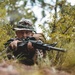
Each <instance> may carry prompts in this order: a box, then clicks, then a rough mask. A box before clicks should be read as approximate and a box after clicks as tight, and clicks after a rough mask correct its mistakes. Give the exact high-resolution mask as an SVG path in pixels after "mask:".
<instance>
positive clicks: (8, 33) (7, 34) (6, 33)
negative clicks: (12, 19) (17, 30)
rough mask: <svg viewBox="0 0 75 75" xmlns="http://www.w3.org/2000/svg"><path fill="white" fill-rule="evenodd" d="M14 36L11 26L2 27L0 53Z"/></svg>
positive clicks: (0, 30)
mask: <svg viewBox="0 0 75 75" xmlns="http://www.w3.org/2000/svg"><path fill="white" fill-rule="evenodd" d="M13 35H14V32H13V31H12V30H11V26H10V25H1V26H0V51H1V50H3V49H4V43H6V41H7V40H8V39H9V38H11V37H12V36H13Z"/></svg>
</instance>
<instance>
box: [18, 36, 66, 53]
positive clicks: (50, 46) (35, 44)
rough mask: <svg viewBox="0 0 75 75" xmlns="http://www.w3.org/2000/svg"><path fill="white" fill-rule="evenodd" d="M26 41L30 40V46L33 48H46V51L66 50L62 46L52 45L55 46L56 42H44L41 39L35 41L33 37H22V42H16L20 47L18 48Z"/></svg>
mask: <svg viewBox="0 0 75 75" xmlns="http://www.w3.org/2000/svg"><path fill="white" fill-rule="evenodd" d="M28 42H31V43H32V46H33V47H34V48H35V49H41V50H47V51H50V50H55V51H60V52H65V51H66V50H65V49H63V48H57V47H54V46H56V44H57V43H54V44H44V43H43V42H41V41H37V40H36V39H35V38H34V37H27V38H26V39H22V42H21V43H19V44H18V47H20V48H21V47H24V46H25V45H26V44H27V43H28Z"/></svg>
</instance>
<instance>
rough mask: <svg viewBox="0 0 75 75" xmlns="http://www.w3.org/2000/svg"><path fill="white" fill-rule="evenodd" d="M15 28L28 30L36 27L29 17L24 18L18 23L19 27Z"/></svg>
mask: <svg viewBox="0 0 75 75" xmlns="http://www.w3.org/2000/svg"><path fill="white" fill-rule="evenodd" d="M14 30H28V31H34V28H33V26H32V22H31V21H30V20H29V19H24V18H22V19H21V20H20V21H19V22H18V24H17V27H16V28H14Z"/></svg>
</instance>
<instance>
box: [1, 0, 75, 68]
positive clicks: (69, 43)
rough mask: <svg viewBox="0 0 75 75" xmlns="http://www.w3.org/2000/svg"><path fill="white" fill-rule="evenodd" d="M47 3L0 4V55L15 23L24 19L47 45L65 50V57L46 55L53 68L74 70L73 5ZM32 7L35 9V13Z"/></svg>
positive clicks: (15, 0)
mask: <svg viewBox="0 0 75 75" xmlns="http://www.w3.org/2000/svg"><path fill="white" fill-rule="evenodd" d="M49 1H50V2H47V1H46V0H0V51H2V50H4V43H5V42H6V41H7V40H8V39H9V38H11V37H14V35H15V34H14V31H13V30H12V29H13V27H14V26H15V25H16V24H17V22H18V21H19V20H20V19H21V18H22V17H23V18H27V19H30V20H31V21H32V22H33V25H34V27H36V26H38V27H40V28H41V30H42V33H43V34H44V36H45V38H46V43H54V42H57V43H58V44H57V47H62V48H64V49H66V50H67V52H66V53H60V52H55V51H50V52H48V54H47V55H48V57H49V60H50V61H52V65H55V66H57V67H61V68H67V69H69V68H71V67H74V66H75V5H71V4H70V3H68V2H67V0H56V1H54V0H49ZM35 7H38V8H37V12H36V10H35V9H34V8H35ZM33 9H34V10H33ZM39 9H41V12H40V10H39ZM39 12H40V14H41V18H39V17H40V14H39ZM37 14H38V16H37ZM38 21H39V22H38ZM35 29H36V28H35ZM50 61H49V62H48V63H50Z"/></svg>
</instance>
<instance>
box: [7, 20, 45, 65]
mask: <svg viewBox="0 0 75 75" xmlns="http://www.w3.org/2000/svg"><path fill="white" fill-rule="evenodd" d="M14 30H30V31H34V30H33V27H32V24H31V23H30V22H29V21H28V20H26V19H25V20H21V21H20V22H19V24H18V25H17V27H16V28H14ZM33 37H35V39H36V40H43V41H44V39H43V37H42V35H41V34H34V35H33ZM15 39H16V40H20V39H19V38H14V39H10V40H11V41H10V40H9V41H10V42H9V41H8V45H9V44H10V43H11V42H12V41H14V40H15ZM41 42H42V41H41ZM44 56H45V52H43V51H42V50H38V49H36V50H34V51H30V50H28V48H27V46H25V48H20V47H18V48H17V49H16V50H13V49H12V48H11V47H10V46H8V48H7V57H8V59H11V58H17V59H18V60H19V61H20V62H21V63H23V64H26V65H33V64H34V63H38V59H42V58H43V57H44Z"/></svg>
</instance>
